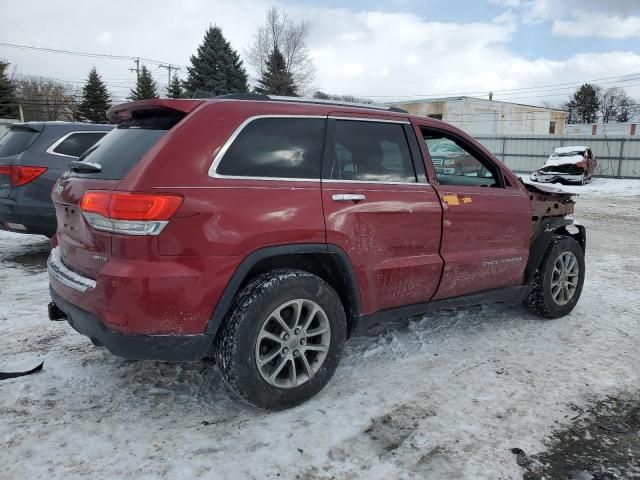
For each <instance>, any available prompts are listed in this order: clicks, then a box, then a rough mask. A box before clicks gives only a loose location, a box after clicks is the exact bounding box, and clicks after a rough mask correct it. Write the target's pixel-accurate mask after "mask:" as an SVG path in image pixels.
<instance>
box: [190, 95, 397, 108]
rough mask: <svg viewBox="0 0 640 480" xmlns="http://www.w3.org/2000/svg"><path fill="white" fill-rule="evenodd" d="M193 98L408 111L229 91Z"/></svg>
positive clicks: (370, 104) (368, 104)
mask: <svg viewBox="0 0 640 480" xmlns="http://www.w3.org/2000/svg"><path fill="white" fill-rule="evenodd" d="M193 98H203V99H205V98H206V99H217V100H254V101H256V100H257V101H265V102H268V101H272V102H291V103H314V104H319V105H337V106H343V107H354V108H366V109H370V110H384V111H387V112H398V113H409V112H407V111H406V110H403V109H402V108H398V107H391V106H388V105H376V104H373V103H356V102H344V101H341V100H325V99H322V98H307V97H284V96H279V95H264V94H262V93H231V94H228V95H216V94H215V93H212V92H205V91H203V90H197V91H196V92H195V93H194V94H193Z"/></svg>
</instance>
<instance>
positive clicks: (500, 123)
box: [393, 97, 567, 135]
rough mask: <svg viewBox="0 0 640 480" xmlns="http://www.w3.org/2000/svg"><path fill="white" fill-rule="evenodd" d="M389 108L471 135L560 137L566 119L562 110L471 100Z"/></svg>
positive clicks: (418, 102)
mask: <svg viewBox="0 0 640 480" xmlns="http://www.w3.org/2000/svg"><path fill="white" fill-rule="evenodd" d="M393 106H396V107H400V108H402V109H404V110H406V111H408V112H409V113H411V114H414V115H422V116H425V117H432V118H437V119H439V120H443V121H445V122H447V123H450V124H452V125H455V126H457V127H459V128H461V129H462V130H464V131H466V132H468V133H470V134H472V135H519V134H527V135H542V134H557V135H561V134H563V133H564V128H565V122H566V116H567V113H566V112H565V111H564V110H557V109H554V108H545V107H536V106H534V105H524V104H521V103H511V102H502V101H498V100H488V99H484V98H475V97H445V98H429V99H422V100H411V101H406V102H404V101H403V102H394V103H393Z"/></svg>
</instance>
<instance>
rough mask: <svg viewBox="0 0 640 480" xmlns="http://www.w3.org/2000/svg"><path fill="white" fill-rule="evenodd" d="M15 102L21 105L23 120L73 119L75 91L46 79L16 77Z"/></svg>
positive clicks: (65, 85) (75, 109)
mask: <svg viewBox="0 0 640 480" xmlns="http://www.w3.org/2000/svg"><path fill="white" fill-rule="evenodd" d="M15 83H16V101H17V102H18V103H19V104H20V105H22V109H23V112H24V117H25V120H27V121H47V120H65V121H72V120H73V119H74V118H75V115H76V112H77V109H78V102H77V101H76V96H77V92H76V89H75V88H74V87H73V86H71V85H69V84H66V83H60V82H58V81H56V80H53V79H49V78H46V77H36V76H31V75H16V78H15Z"/></svg>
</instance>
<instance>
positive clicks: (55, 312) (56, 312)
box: [47, 302, 67, 322]
mask: <svg viewBox="0 0 640 480" xmlns="http://www.w3.org/2000/svg"><path fill="white" fill-rule="evenodd" d="M47 308H48V309H49V320H51V321H54V322H60V321H63V320H66V319H67V314H66V313H64V312H63V311H62V310H60V309H59V308H58V306H57V305H56V304H55V303H53V302H49V305H47Z"/></svg>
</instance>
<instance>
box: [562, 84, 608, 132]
mask: <svg viewBox="0 0 640 480" xmlns="http://www.w3.org/2000/svg"><path fill="white" fill-rule="evenodd" d="M598 90H599V89H598V87H594V86H593V85H590V84H588V83H585V84H584V85H582V86H581V87H580V88H578V90H576V93H574V94H573V96H572V97H571V99H570V100H569V102H567V104H566V109H567V110H568V112H569V123H593V122H595V121H596V120H597V118H598V110H599V108H600V99H599V92H598Z"/></svg>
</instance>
